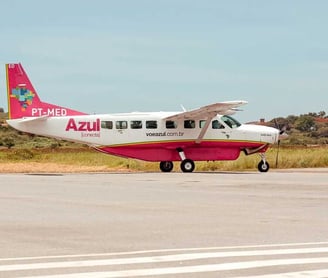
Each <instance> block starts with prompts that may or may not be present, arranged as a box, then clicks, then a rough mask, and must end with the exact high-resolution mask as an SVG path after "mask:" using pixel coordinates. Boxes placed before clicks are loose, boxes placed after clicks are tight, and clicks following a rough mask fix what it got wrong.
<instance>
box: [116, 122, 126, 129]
mask: <svg viewBox="0 0 328 278" xmlns="http://www.w3.org/2000/svg"><path fill="white" fill-rule="evenodd" d="M115 124H116V129H127V128H128V122H127V121H116V123H115Z"/></svg>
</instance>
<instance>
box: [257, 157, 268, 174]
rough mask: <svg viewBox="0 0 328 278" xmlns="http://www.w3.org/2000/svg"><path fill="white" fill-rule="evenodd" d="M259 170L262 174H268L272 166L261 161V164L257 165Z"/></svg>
mask: <svg viewBox="0 0 328 278" xmlns="http://www.w3.org/2000/svg"><path fill="white" fill-rule="evenodd" d="M257 169H259V171H260V172H268V171H269V169H270V165H269V163H268V162H266V161H265V162H264V161H263V160H261V161H260V163H259V164H258V165H257Z"/></svg>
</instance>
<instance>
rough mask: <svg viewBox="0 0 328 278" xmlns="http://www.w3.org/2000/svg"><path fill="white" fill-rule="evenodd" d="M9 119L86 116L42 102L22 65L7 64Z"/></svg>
mask: <svg viewBox="0 0 328 278" xmlns="http://www.w3.org/2000/svg"><path fill="white" fill-rule="evenodd" d="M6 74H7V97H8V114H9V119H19V118H23V117H41V116H49V117H52V116H54V117H59V116H76V115H86V113H82V112H78V111H75V110H71V109H68V108H64V107H60V106H57V105H53V104H49V103H46V102H42V101H41V100H40V98H39V96H38V94H37V93H36V91H35V89H34V88H33V85H32V83H31V82H30V80H29V78H28V76H27V74H26V73H25V71H24V69H23V67H22V65H21V64H6Z"/></svg>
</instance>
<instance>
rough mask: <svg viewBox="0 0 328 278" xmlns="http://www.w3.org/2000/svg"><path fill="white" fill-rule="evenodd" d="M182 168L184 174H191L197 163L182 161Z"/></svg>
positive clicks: (187, 160)
mask: <svg viewBox="0 0 328 278" xmlns="http://www.w3.org/2000/svg"><path fill="white" fill-rule="evenodd" d="M180 168H181V170H182V172H185V173H191V172H192V171H194V169H195V163H194V162H193V161H192V160H191V159H185V160H182V161H181V164H180Z"/></svg>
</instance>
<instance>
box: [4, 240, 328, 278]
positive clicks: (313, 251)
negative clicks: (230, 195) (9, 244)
mask: <svg viewBox="0 0 328 278" xmlns="http://www.w3.org/2000/svg"><path fill="white" fill-rule="evenodd" d="M278 247H280V248H278ZM287 247H290V248H287ZM296 247H298V248H296ZM213 248H214V247H213ZM213 248H212V247H208V248H189V249H188V248H187V249H167V250H148V251H147V250H144V251H132V252H120V253H106V255H105V253H101V254H81V255H67V256H66V255H64V256H48V257H27V258H16V259H15V258H4V259H2V265H0V276H1V275H2V274H3V275H7V274H9V273H10V272H16V274H17V272H19V271H20V272H21V273H22V275H24V276H21V277H26V276H27V277H35V276H38V277H43V278H48V277H49V278H50V277H59V278H75V277H76V278H77V277H94V278H103V277H143V276H144V277H145V276H160V275H173V274H176V275H178V274H193V273H204V274H205V273H209V272H223V271H229V273H230V275H231V273H233V271H240V270H247V271H250V274H249V276H247V277H252V278H278V277H302V275H307V276H306V277H325V276H327V275H326V274H327V272H328V243H327V242H323V243H307V244H306V243H302V244H290V245H288V244H281V245H278V244H277V245H265V246H263V245H257V246H251V247H250V246H244V247H242V246H232V247H219V248H215V249H214V250H215V251H216V252H209V251H211V250H213ZM234 249H241V250H234ZM253 249H257V250H253ZM219 250H221V251H219ZM172 252H177V253H176V254H170V253H172ZM150 253H152V256H143V255H145V254H148V255H150ZM92 256H100V257H101V256H110V257H111V258H107V259H90V258H91V257H92ZM112 256H114V257H112ZM123 256H126V257H123ZM32 258H33V259H34V260H36V261H34V262H33V261H32V260H33V259H32ZM84 258H89V259H87V260H85V259H84ZM231 258H233V262H231ZM55 259H56V261H49V260H55ZM22 260H23V261H24V260H26V261H28V262H29V263H23V264H22V263H20V264H19V263H12V262H13V261H14V262H15V261H22ZM40 260H41V262H40ZM60 260H65V261H60ZM209 260H210V261H209ZM229 260H230V261H229ZM183 262H188V265H181V264H183ZM6 263H7V264H6ZM163 264H165V265H163ZM114 266H115V268H114ZM118 266H120V267H119V268H118ZM281 267H283V268H281ZM295 267H297V270H298V271H297V272H295V270H296V269H295ZM88 268H89V269H90V270H89V269H88ZM277 268H278V270H277ZM259 269H261V276H258V275H259V274H257V272H258V271H259ZM282 269H283V273H278V274H272V273H276V272H277V271H278V272H279V270H280V271H282ZM275 270H276V271H275ZM264 271H266V272H264ZM270 271H271V272H270ZM65 272H67V273H65ZM263 273H264V274H263ZM236 274H237V273H236ZM40 275H41V276H40ZM289 275H290V276H289ZM202 276H204V275H202ZM220 277H223V276H221V275H220ZM235 277H237V275H236V276H235Z"/></svg>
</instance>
